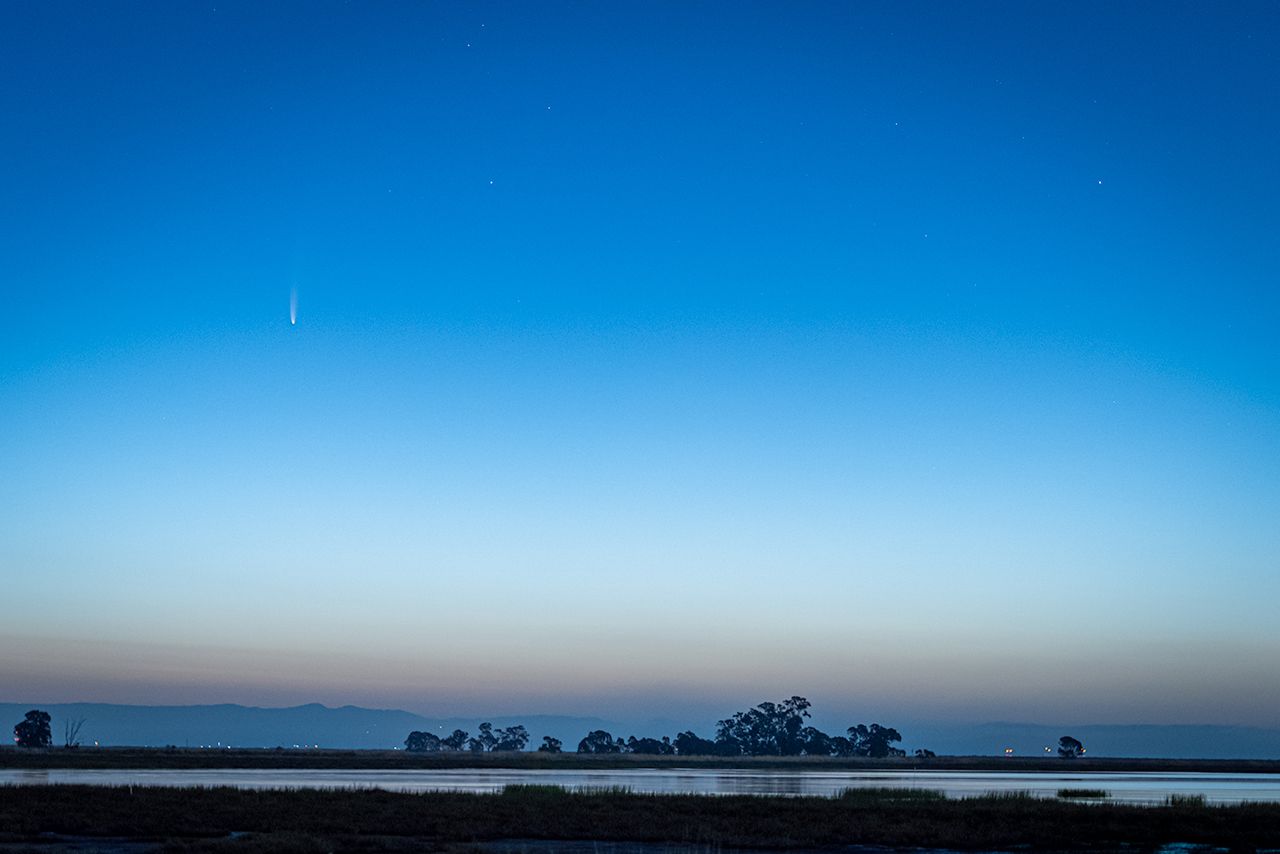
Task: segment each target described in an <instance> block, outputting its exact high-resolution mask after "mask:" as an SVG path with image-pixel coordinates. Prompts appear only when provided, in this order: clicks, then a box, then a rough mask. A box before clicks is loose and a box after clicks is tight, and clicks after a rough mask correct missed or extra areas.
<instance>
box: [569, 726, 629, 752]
mask: <svg viewBox="0 0 1280 854" xmlns="http://www.w3.org/2000/svg"><path fill="white" fill-rule="evenodd" d="M624 747H626V745H625V744H623V741H622V739H618V740H617V741H614V738H613V734H612V733H608V732H605V731H604V730H602V729H593V730H592V731H591V732H589V733H587V736H586V738H584V739H582V741H580V742H578V752H579V753H621V752H622V750H623V748H624Z"/></svg>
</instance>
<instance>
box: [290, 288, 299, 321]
mask: <svg viewBox="0 0 1280 854" xmlns="http://www.w3.org/2000/svg"><path fill="white" fill-rule="evenodd" d="M289 325H290V326H297V325H298V286H297V285H294V286H293V287H292V288H290V289H289Z"/></svg>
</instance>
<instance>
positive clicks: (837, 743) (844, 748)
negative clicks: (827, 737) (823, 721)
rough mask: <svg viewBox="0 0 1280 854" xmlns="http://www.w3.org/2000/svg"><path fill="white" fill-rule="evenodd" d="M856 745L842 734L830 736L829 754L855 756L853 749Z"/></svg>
mask: <svg viewBox="0 0 1280 854" xmlns="http://www.w3.org/2000/svg"><path fill="white" fill-rule="evenodd" d="M856 749H857V745H855V744H854V743H853V742H852V741H850V740H849V739H847V738H845V737H844V736H843V735H833V736H831V755H832V756H857V753H855V750H856Z"/></svg>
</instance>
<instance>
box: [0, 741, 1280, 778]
mask: <svg viewBox="0 0 1280 854" xmlns="http://www.w3.org/2000/svg"><path fill="white" fill-rule="evenodd" d="M0 768H7V769H28V768H29V769H50V770H53V769H68V770H80V769H86V770H87V769H119V770H142V769H153V770H170V769H172V770H178V769H192V770H196V769H205V770H211V769H216V768H227V769H264V770H268V769H280V770H284V769H315V770H325V769H327V770H353V771H354V770H388V771H389V770H415V769H422V770H428V769H468V768H477V769H478V768H494V769H498V768H509V769H528V770H551V769H563V770H590V769H598V770H607V769H608V770H611V769H627V768H632V769H639V768H699V769H708V770H710V769H717V768H724V769H755V770H793V771H877V770H884V771H912V770H916V771H1011V772H1019V771H1022V772H1028V773H1031V772H1070V773H1088V772H1107V771H1110V772H1129V773H1142V772H1148V773H1179V772H1186V773H1249V774H1280V760H1275V759H1148V758H1125V757H1105V758H1101V757H1090V758H1086V759H1060V758H1048V757H998V756H992V757H986V756H938V757H934V758H929V759H917V758H915V757H895V758H889V759H867V758H836V757H827V756H741V757H723V756H637V755H634V754H631V755H617V754H611V755H593V754H578V753H560V754H547V753H536V752H519V753H517V752H512V753H469V752H460V753H410V752H406V751H403V750H338V749H323V748H322V749H281V748H208V749H201V748H159V747H88V748H85V747H81V748H76V749H72V750H68V749H65V748H47V749H44V750H27V749H20V748H14V747H4V748H0Z"/></svg>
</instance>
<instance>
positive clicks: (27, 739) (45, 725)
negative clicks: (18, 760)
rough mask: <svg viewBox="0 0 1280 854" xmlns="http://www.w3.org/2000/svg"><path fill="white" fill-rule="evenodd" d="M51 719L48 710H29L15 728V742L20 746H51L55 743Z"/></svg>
mask: <svg viewBox="0 0 1280 854" xmlns="http://www.w3.org/2000/svg"><path fill="white" fill-rule="evenodd" d="M50 720H51V719H50V717H49V713H48V712H42V711H40V710H39V709H32V710H31V711H29V712H27V714H26V717H24V718H23V719H22V722H21V723H19V724H18V725H17V726H15V727H14V728H13V741H14V743H15V744H17V745H18V746H19V747H49V746H50V745H52V744H53V730H52V729H51V728H50V726H49V721H50Z"/></svg>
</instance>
